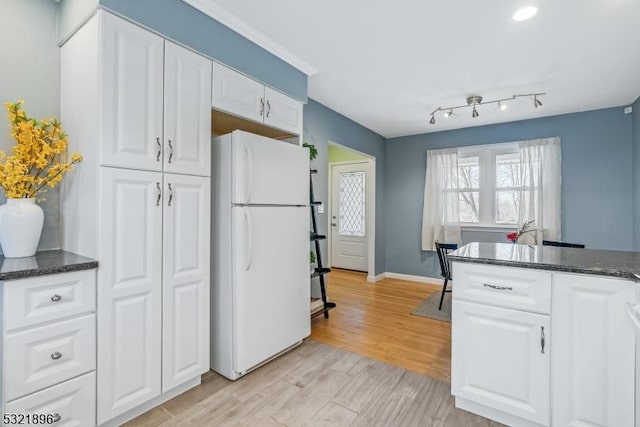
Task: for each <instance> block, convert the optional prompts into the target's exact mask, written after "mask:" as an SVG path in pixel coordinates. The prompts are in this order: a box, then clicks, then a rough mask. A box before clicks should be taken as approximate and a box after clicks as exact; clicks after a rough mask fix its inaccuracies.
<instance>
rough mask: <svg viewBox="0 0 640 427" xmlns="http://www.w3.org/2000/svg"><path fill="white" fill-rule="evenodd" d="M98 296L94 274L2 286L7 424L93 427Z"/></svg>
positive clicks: (0, 359) (2, 395)
mask: <svg viewBox="0 0 640 427" xmlns="http://www.w3.org/2000/svg"><path fill="white" fill-rule="evenodd" d="M26 260H27V259H25V261H26ZM95 293H96V272H95V269H91V270H81V271H74V272H68V273H60V274H50V275H45V276H38V277H27V278H22V279H16V280H10V281H5V282H0V313H1V314H2V316H0V330H1V332H2V336H1V342H0V364H1V366H0V387H1V389H0V405H1V406H2V411H0V412H2V413H3V415H5V414H6V415H7V418H5V417H3V419H2V423H3V424H2V425H3V426H4V425H6V426H9V425H18V424H19V425H57V426H65V427H69V426H78V427H91V426H95V425H96V373H95V369H96V315H95V297H94V296H95ZM14 414H15V416H14Z"/></svg>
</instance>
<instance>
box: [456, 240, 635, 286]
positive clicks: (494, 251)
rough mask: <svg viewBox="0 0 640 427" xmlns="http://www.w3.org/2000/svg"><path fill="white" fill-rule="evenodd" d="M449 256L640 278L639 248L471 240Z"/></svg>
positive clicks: (468, 260)
mask: <svg viewBox="0 0 640 427" xmlns="http://www.w3.org/2000/svg"><path fill="white" fill-rule="evenodd" d="M448 256H449V258H450V259H451V260H452V261H462V262H473V263H477V264H492V265H502V266H506V267H523V268H535V269H540V270H551V271H560V272H566V273H581V274H595V275H600V276H610V277H619V278H623V279H629V280H633V281H636V282H640V252H623V251H606V250H599V249H578V248H558V247H554V246H529V245H517V244H516V245H514V244H511V243H484V242H474V243H469V244H467V245H464V246H463V247H461V248H460V249H458V250H457V251H455V252H451V253H450V254H449V255H448Z"/></svg>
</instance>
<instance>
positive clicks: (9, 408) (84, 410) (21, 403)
mask: <svg viewBox="0 0 640 427" xmlns="http://www.w3.org/2000/svg"><path fill="white" fill-rule="evenodd" d="M5 413H7V414H52V415H53V417H54V420H58V421H55V422H54V423H53V424H54V425H57V426H65V427H76V426H77V427H89V426H95V425H96V375H95V373H94V372H91V373H89V374H86V375H83V376H81V377H78V378H74V379H72V380H69V381H66V382H63V383H62V384H58V385H56V386H53V387H49V388H48V389H46V390H42V391H40V392H38V393H34V394H32V395H30V396H27V397H23V398H22V399H18V400H14V401H13V402H11V403H7V405H6V407H5ZM48 424H51V423H50V422H49V423H43V422H39V423H37V424H35V423H31V424H23V425H40V426H41V425H48Z"/></svg>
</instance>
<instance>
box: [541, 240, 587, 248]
mask: <svg viewBox="0 0 640 427" xmlns="http://www.w3.org/2000/svg"><path fill="white" fill-rule="evenodd" d="M542 245H543V246H557V247H559V248H580V249H584V245H582V244H580V243H568V242H556V241H554V240H543V241H542Z"/></svg>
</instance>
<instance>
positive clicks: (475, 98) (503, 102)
mask: <svg viewBox="0 0 640 427" xmlns="http://www.w3.org/2000/svg"><path fill="white" fill-rule="evenodd" d="M544 95H546V92H538V93H524V94H520V95H512V96H511V97H510V98H501V99H495V100H493V101H483V100H482V97H481V96H480V95H471V96H469V97H467V103H466V105H456V106H454V107H438V108H436V109H435V110H433V112H431V119H430V120H429V124H431V125H435V124H436V116H435V114H436V113H437V112H438V111H444V113H443V115H444V117H451V116H453V115H454V114H453V110H457V109H459V108H467V107H471V108H473V111H472V112H471V117H473V118H476V117H478V116H480V113H479V112H478V109H477V108H476V107H477V106H479V105H485V104H498V109H499V110H500V111H505V110H506V109H507V108H508V104H507V102H508V101H513V100H515V99H516V98H523V97H527V98H531V97H533V106H534V107H535V108H539V107H542V101H540V99H538V98H539V97H541V96H544Z"/></svg>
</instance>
